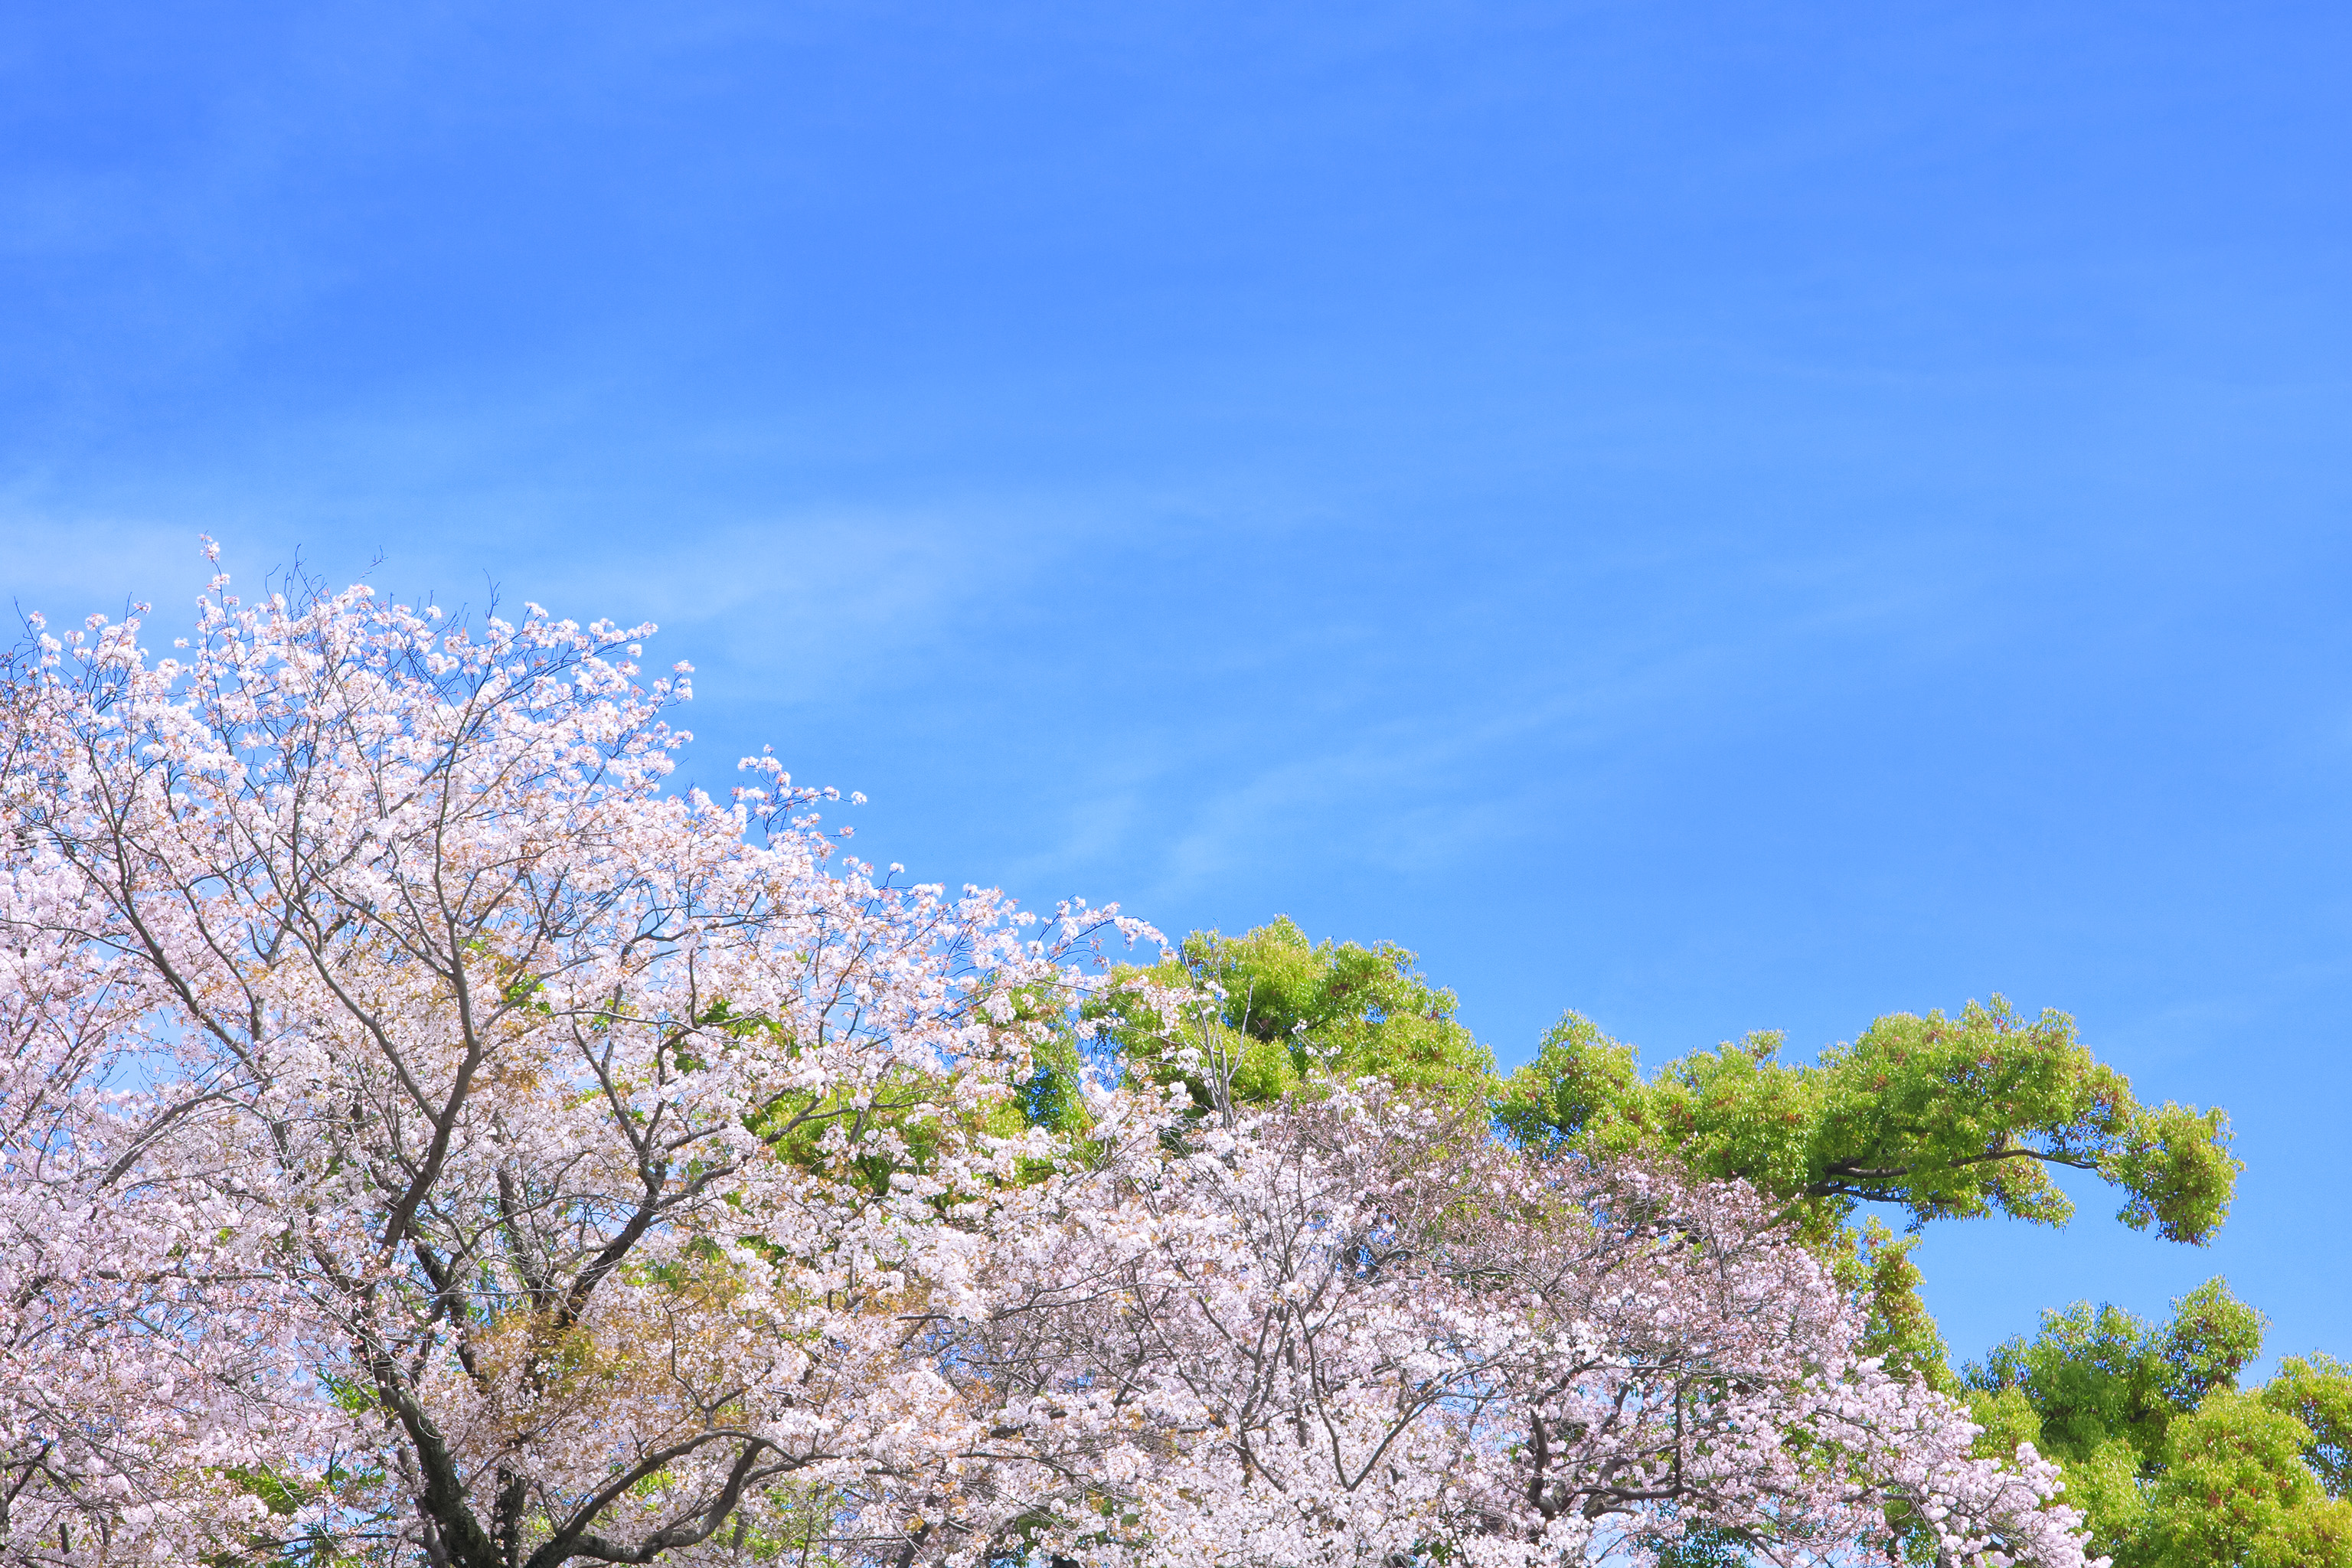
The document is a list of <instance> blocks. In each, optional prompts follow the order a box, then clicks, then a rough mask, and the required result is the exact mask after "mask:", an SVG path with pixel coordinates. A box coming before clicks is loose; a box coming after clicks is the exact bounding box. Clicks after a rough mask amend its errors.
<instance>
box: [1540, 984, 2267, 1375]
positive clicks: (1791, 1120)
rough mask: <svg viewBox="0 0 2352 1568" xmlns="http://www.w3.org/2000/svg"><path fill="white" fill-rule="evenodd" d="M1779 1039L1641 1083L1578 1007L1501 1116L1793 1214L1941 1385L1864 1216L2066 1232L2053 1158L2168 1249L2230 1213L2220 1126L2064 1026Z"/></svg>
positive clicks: (1906, 1267)
mask: <svg viewBox="0 0 2352 1568" xmlns="http://www.w3.org/2000/svg"><path fill="white" fill-rule="evenodd" d="M1781 1044H1782V1037H1781V1036H1780V1035H1779V1034H1777V1033H1763V1034H1752V1035H1749V1036H1748V1037H1747V1038H1746V1039H1745V1040H1743V1041H1741V1042H1739V1043H1738V1044H1737V1045H1731V1044H1726V1045H1723V1046H1721V1047H1717V1049H1715V1050H1712V1051H1699V1052H1695V1053H1693V1054H1691V1055H1689V1056H1686V1057H1682V1058H1677V1059H1676V1060H1674V1061H1671V1062H1668V1063H1667V1064H1666V1065H1665V1066H1664V1068H1660V1069H1659V1070H1658V1071H1657V1072H1656V1073H1654V1074H1646V1075H1645V1074H1644V1073H1643V1071H1642V1068H1641V1063H1640V1060H1639V1058H1638V1057H1637V1055H1636V1053H1635V1052H1634V1049H1633V1047H1631V1046H1627V1045H1622V1044H1620V1043H1619V1042H1617V1041H1615V1040H1612V1039H1610V1038H1609V1037H1607V1036H1606V1035H1604V1034H1602V1033H1601V1030H1600V1028H1599V1027H1598V1026H1595V1025H1594V1024H1593V1023H1592V1022H1591V1020H1590V1019H1588V1018H1584V1017H1581V1016H1579V1015H1577V1014H1574V1013H1570V1014H1567V1015H1566V1016H1563V1017H1562V1018H1561V1019H1560V1020H1559V1023H1557V1024H1555V1025H1553V1026H1552V1027H1551V1029H1550V1030H1549V1032H1548V1033H1547V1034H1546V1035H1545V1036H1544V1037H1543V1040H1542V1042H1541V1043H1540V1045H1539V1046H1538V1048H1537V1052H1536V1059H1535V1060H1534V1061H1533V1062H1532V1063H1530V1064H1529V1065H1528V1066H1527V1067H1524V1068H1520V1069H1519V1070H1518V1071H1517V1072H1516V1073H1514V1074H1512V1075H1511V1077H1510V1079H1509V1080H1508V1081H1507V1083H1506V1084H1505V1085H1504V1086H1503V1090H1502V1093H1501V1094H1500V1096H1499V1097H1498V1098H1497V1100H1496V1121H1497V1122H1498V1123H1499V1124H1500V1125H1501V1126H1502V1127H1503V1129H1504V1130H1505V1131H1507V1132H1508V1133H1509V1134H1511V1135H1512V1136H1513V1137H1515V1138H1517V1139H1518V1140H1519V1141H1520V1142H1525V1143H1528V1144H1531V1145H1534V1146H1538V1147H1545V1146H1549V1147H1555V1148H1563V1149H1572V1150H1577V1151H1580V1152H1590V1153H1597V1154H1611V1153H1622V1152H1651V1153H1654V1154H1658V1155H1662V1156H1664V1157H1666V1158H1669V1159H1672V1160H1674V1161H1675V1162H1676V1163H1680V1164H1681V1165H1683V1166H1684V1167H1685V1169H1688V1170H1690V1171H1692V1172H1693V1173H1696V1174H1698V1175H1702V1176H1710V1177H1726V1178H1727V1177H1738V1178H1740V1179H1742V1180H1745V1181H1748V1182H1750V1183H1753V1184H1755V1185H1756V1186H1757V1187H1758V1188H1759V1189H1760V1190H1762V1191H1764V1192H1767V1193H1770V1194H1774V1195H1776V1196H1780V1197H1783V1198H1787V1199H1789V1200H1790V1202H1791V1203H1792V1204H1793V1205H1795V1210H1796V1217H1797V1218H1798V1220H1799V1223H1800V1225H1801V1227H1802V1229H1803V1230H1804V1231H1805V1232H1806V1233H1807V1234H1808V1235H1809V1236H1811V1237H1812V1239H1813V1240H1814V1241H1815V1242H1816V1243H1817V1244H1818V1245H1820V1246H1821V1247H1822V1249H1823V1250H1824V1252H1825V1253H1826V1254H1827V1255H1828V1256H1829V1257H1830V1258H1831V1259H1832V1264H1833V1266H1834V1267H1835V1268H1836V1269H1837V1271H1838V1275H1839V1278H1840V1279H1841V1280H1842V1282H1843V1283H1844V1284H1845V1286H1846V1287H1847V1288H1848V1289H1854V1290H1859V1291H1862V1292H1863V1293H1864V1294H1865V1295H1866V1296H1867V1298H1868V1299H1869V1300H1870V1303H1871V1309H1872V1327H1871V1341H1870V1342H1871V1346H1872V1348H1873V1349H1874V1351H1876V1352H1879V1353H1881V1354H1883V1355H1884V1356H1885V1358H1886V1361H1887V1363H1888V1365H1890V1366H1891V1367H1893V1368H1895V1370H1897V1371H1913V1372H1916V1373H1919V1374H1920V1375H1922V1376H1924V1377H1926V1378H1927V1380H1928V1381H1929V1382H1930V1383H1932V1384H1936V1385H1937V1386H1938V1387H1948V1386H1950V1384H1951V1373H1950V1371H1949V1368H1948V1363H1947V1361H1946V1358H1945V1352H1944V1343H1943V1340H1942V1337H1941V1336H1940V1335H1939V1334H1937V1331H1936V1325H1935V1321H1934V1320H1933V1319H1932V1318H1931V1317H1930V1316H1929V1315H1928V1313H1927V1308H1926V1306H1925V1305H1924V1304H1922V1302H1921V1301H1920V1300H1919V1296H1918V1284H1919V1271H1918V1269H1917V1268H1916V1265H1914V1264H1913V1263H1912V1262H1911V1260H1910V1258H1909V1256H1908V1253H1909V1244H1907V1243H1898V1242H1895V1241H1894V1240H1893V1238H1892V1237H1891V1236H1890V1235H1888V1234H1887V1233H1886V1232H1885V1228H1884V1227H1883V1226H1877V1225H1876V1222H1873V1224H1872V1226H1868V1227H1864V1230H1862V1231H1861V1232H1856V1231H1854V1230H1853V1228H1851V1226H1850V1225H1849V1221H1850V1220H1851V1218H1852V1215H1853V1211H1854V1209H1855V1207H1856V1206H1857V1205H1860V1204H1862V1203H1864V1202H1875V1203H1885V1204H1892V1205H1899V1206H1900V1207H1902V1208H1904V1209H1905V1210H1906V1211H1907V1212H1908V1214H1909V1215H1910V1218H1911V1222H1912V1226H1913V1228H1914V1229H1916V1228H1917V1227H1918V1226H1921V1225H1924V1224H1926V1223H1927V1221H1929V1220H1935V1219H1945V1218H1969V1217H1974V1216H1977V1215H1986V1214H1990V1213H1992V1212H1995V1211H1999V1212H2000V1213H2003V1214H2008V1215H2015V1216H2017V1217H2020V1218H2023V1219H2030V1220H2033V1221H2036V1222H2039V1223H2041V1224H2044V1225H2063V1224H2064V1223H2065V1222H2066V1220H2067V1219H2068V1218H2070V1217H2071V1215H2072V1213H2073V1206H2072V1205H2071V1204H2069V1203H2068V1201H2067V1198H2066V1195H2065V1194H2064V1193H2063V1192H2061V1191H2060V1190H2059V1189H2058V1187H2057V1186H2056V1185H2055V1184H2053V1183H2052V1182H2051V1180H2050V1178H2049V1175H2048V1173H2047V1172H2046V1170H2045V1167H2046V1166H2048V1165H2053V1164H2054V1165H2069V1166H2074V1167H2078V1168H2082V1169H2085V1170H2091V1171H2095V1172H2097V1173H2099V1174H2100V1175H2102V1176H2105V1178H2106V1179H2107V1180H2108V1181H2110V1182H2112V1183H2114V1184H2116V1185H2118V1186H2120V1187H2122V1188H2123V1189H2124V1191H2125V1194H2126V1201H2125V1204H2124V1205H2123V1210H2122V1213H2121V1215H2120V1217H2121V1218H2122V1219H2123V1221H2124V1222H2125V1223H2126V1225H2131V1226H2136V1227H2138V1226H2147V1225H2149V1224H2154V1225H2155V1226H2157V1227H2158V1230H2159V1231H2160V1232H2161V1233H2162V1234H2163V1235H2164V1236H2166V1237H2169V1238H2172V1239H2174V1240H2181V1241H2197V1242H2201V1241H2203V1240H2205V1239H2206V1238H2207V1237H2210V1235H2211V1234H2212V1231H2213V1229H2214V1227H2215V1226H2218V1225H2220V1224H2221V1216H2222V1215H2223V1214H2224V1213H2225V1212H2226V1211H2227V1209H2228V1207H2229V1201H2230V1194H2231V1187H2232V1185H2233V1184H2234V1183H2235V1182H2236V1179H2237V1173H2238V1170H2239V1164H2238V1162H2237V1161H2236V1160H2234V1159H2232V1158H2231V1155H2230V1153H2229V1131H2228V1124H2227V1122H2226V1121H2224V1120H2223V1118H2222V1115H2221V1112H2220V1111H2218V1110H2212V1111H2203V1112H2200V1111H2196V1110H2184V1109H2182V1108H2181V1107H2179V1106H2177V1105H2169V1104H2168V1105H2166V1106H2164V1107H2162V1108H2161V1109H2158V1110H2150V1109H2147V1108H2144V1107H2142V1106H2141V1105H2140V1104H2139V1103H2138V1101H2137V1100H2135V1099H2134V1098H2133V1095H2132V1091H2131V1085H2130V1083H2129V1082H2128V1081H2127V1080H2126V1079H2125V1078H2124V1076H2123V1075H2122V1074H2120V1073H2118V1072H2116V1070H2115V1069H2114V1068H2109V1067H2106V1066H2105V1065H2103V1064H2102V1063H2100V1062H2099V1061H2097V1060H2096V1059H2095V1058H2093V1057H2092V1055H2091V1053H2090V1052H2089V1051H2088V1050H2087V1049H2085V1048H2084V1046H2083V1044H2082V1042H2081V1041H2080V1039H2079V1038H2078V1037H2076V1035H2075V1032H2074V1021H2073V1020H2072V1019H2070V1018H2068V1017H2067V1016H2065V1015H2064V1014H2063V1013H2054V1012H2053V1013H2044V1014H2042V1016H2041V1017H2040V1018H2038V1019H2034V1020H2032V1021H2030V1022H2029V1021H2024V1020H2021V1019H2020V1018H2018V1017H2017V1016H2016V1015H2015V1014H2013V1013H2012V1012H2011V1010H2010V1007H2009V1005H2008V1004H2007V1003H2005V1002H2003V1001H2002V1000H2001V999H2000V997H1999V996H1996V997H1994V998H1993V1002H1992V1005H1990V1007H1986V1006H1979V1005H1977V1004H1976V1003H1973V1002H1971V1003H1969V1005H1968V1006H1967V1007H1966V1008H1965V1009H1963V1010H1962V1012H1961V1014H1960V1016H1958V1018H1948V1017H1946V1016H1944V1015H1943V1014H1942V1013H1929V1014H1927V1016H1925V1017H1920V1016H1915V1015H1912V1014H1909V1013H1896V1014H1893V1015H1890V1016H1886V1017H1883V1018H1880V1019H1879V1020H1877V1021H1876V1022H1875V1023H1874V1024H1872V1025H1871V1026H1870V1027H1869V1028H1868V1029H1867V1030H1865V1031H1864V1033H1863V1035H1862V1037H1860V1038H1859V1039H1857V1040H1856V1041H1854V1042H1853V1044H1852V1045H1842V1046H1836V1047H1832V1048H1830V1049H1829V1050H1826V1051H1824V1052H1822V1056H1821V1058H1820V1059H1819V1061H1817V1062H1815V1063H1811V1064H1794V1065H1792V1064H1788V1063H1784V1062H1781V1061H1780V1060H1778V1059H1777V1058H1778V1056H1779V1053H1780V1047H1781Z"/></svg>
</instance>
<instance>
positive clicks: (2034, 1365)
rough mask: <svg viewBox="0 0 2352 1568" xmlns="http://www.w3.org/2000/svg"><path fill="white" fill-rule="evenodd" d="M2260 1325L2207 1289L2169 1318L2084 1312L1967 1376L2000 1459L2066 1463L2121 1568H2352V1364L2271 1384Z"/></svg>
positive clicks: (2056, 1314) (2051, 1322)
mask: <svg viewBox="0 0 2352 1568" xmlns="http://www.w3.org/2000/svg"><path fill="white" fill-rule="evenodd" d="M2262 1343H2263V1320H2262V1315H2261V1314H2260V1313H2259V1312H2257V1311H2255V1310H2253V1309H2252V1307H2249V1306H2247V1305H2246V1304H2245V1303H2244V1302H2242V1301H2240V1300H2237V1299H2236V1298H2235V1297H2233V1296H2231V1294H2230V1292H2229V1289H2228V1288H2227V1287H2226V1286H2225V1285H2224V1284H2223V1283H2222V1282H2221V1280H2219V1279H2213V1280H2209V1281H2208V1282H2207V1283H2205V1284H2204V1285H2202V1286H2200V1288H2199V1289H2195V1290H2193V1291H2190V1292H2189V1294H2188V1295H2186V1296H2183V1297H2181V1298H2180V1299H2179V1300H2177V1301H2175V1302H2174V1303H2173V1311H2172V1316H2171V1318H2170V1319H2169V1321H2165V1322H2161V1323H2157V1322H2150V1321H2147V1320H2145V1319H2142V1318H2139V1317H2137V1316H2135V1315H2134V1314H2132V1313H2129V1312H2126V1311H2124V1310H2121V1309H2119V1308H2116V1307H2114V1306H2096V1307H2095V1306H2093V1305H2091V1304H2090V1303H2089V1302H2077V1303H2075V1304H2074V1306H2072V1307H2069V1308H2066V1309H2064V1310H2057V1311H2050V1312H2045V1313H2043V1314H2042V1328H2041V1331H2040V1332H2039V1333H2038V1334H2036V1335H2035V1336H2034V1337H2032V1339H2026V1338H2022V1337H2021V1338H2018V1339H2013V1340H2011V1341H2009V1342H2005V1343H2003V1344H2001V1345H1999V1346H1996V1347H1995V1348H1994V1349H1993V1351H1992V1352H1990V1354H1989V1355H1988V1356H1987V1357H1986V1358H1985V1360H1984V1362H1983V1363H1981V1364H1979V1365H1972V1366H1970V1367H1969V1368H1968V1369H1967V1370H1966V1371H1965V1373H1963V1374H1962V1375H1963V1379H1964V1381H1965V1383H1966V1385H1967V1387H1968V1390H1969V1403H1970V1405H1971V1407H1972V1408H1973V1409H1974V1410H1975V1412H1976V1415H1977V1419H1978V1420H1979V1422H1980V1423H1981V1424H1982V1425H1983V1426H1984V1427H1985V1429H1986V1432H1987V1435H1988V1436H1987V1440H1986V1441H1985V1442H1984V1443H1983V1444H1982V1445H1981V1447H1982V1448H1983V1449H1984V1450H1985V1451H1988V1452H1993V1451H1998V1452H2008V1451H2011V1450H2013V1449H2014V1447H2015V1446H2016V1445H2017V1444H2018V1443H2020V1442H2030V1443H2032V1444H2033V1445H2034V1446H2035V1447H2036V1448H2037V1449H2038V1450H2039V1451H2041V1452H2042V1453H2043V1454H2045V1455H2047V1456H2049V1457H2050V1458H2053V1459H2055V1460H2057V1461H2058V1463H2059V1464H2060V1466H2061V1467H2062V1468H2063V1472H2064V1475H2065V1479H2066V1491H2065V1496H2066V1498H2067V1499H2068V1500H2069V1501H2071V1502H2073V1503H2074V1505H2075V1506H2076V1507H2078V1508H2081V1509H2083V1510H2084V1513H2085V1514H2086V1516H2087V1520H2088V1523H2089V1526H2090V1531H2091V1540H2092V1545H2093V1549H2094V1550H2095V1551H2098V1552H2105V1553H2107V1554H2108V1555H2110V1556H2112V1557H2113V1558H2114V1559H2115V1562H2116V1568H2288V1565H2290V1564H2293V1565H2294V1568H2340V1565H2343V1564H2352V1501H2347V1497H2346V1492H2347V1485H2346V1483H2347V1479H2352V1478H2347V1473H2346V1466H2345V1456H2346V1452H2347V1448H2346V1445H2347V1438H2352V1369H2347V1367H2345V1366H2344V1364H2343V1363H2339V1362H2337V1361H2336V1360H2335V1359H2334V1358H2332V1357H2329V1356H2326V1355H2315V1356H2309V1357H2298V1356H2291V1357H2288V1358H2286V1359H2284V1361H2282V1362H2281V1363H2280V1365H2279V1370H2278V1373H2277V1374H2276V1375H2275V1376H2274V1377H2273V1378H2272V1379H2271V1381H2270V1382H2269V1383H2268V1384H2264V1385H2263V1386H2262V1387H2260V1388H2258V1389H2253V1390H2242V1389H2240V1387H2239V1386H2238V1375H2239V1373H2241V1372H2242V1371H2243V1370H2244V1369H2245V1368H2246V1366H2247V1365H2249V1364H2250V1363H2252V1362H2253V1361H2254V1359H2255V1358H2256V1357H2257V1356H2259V1355H2260V1354H2261V1353H2262Z"/></svg>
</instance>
